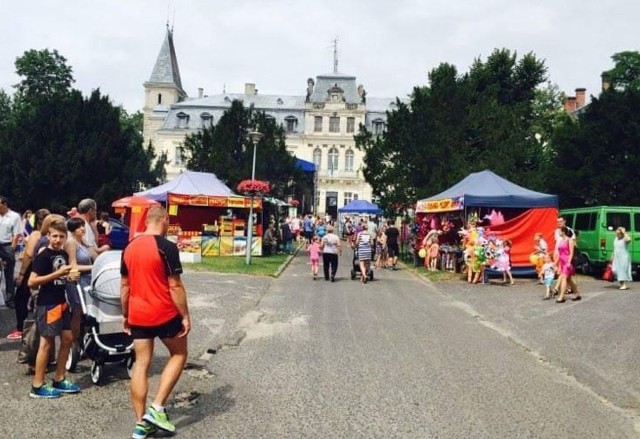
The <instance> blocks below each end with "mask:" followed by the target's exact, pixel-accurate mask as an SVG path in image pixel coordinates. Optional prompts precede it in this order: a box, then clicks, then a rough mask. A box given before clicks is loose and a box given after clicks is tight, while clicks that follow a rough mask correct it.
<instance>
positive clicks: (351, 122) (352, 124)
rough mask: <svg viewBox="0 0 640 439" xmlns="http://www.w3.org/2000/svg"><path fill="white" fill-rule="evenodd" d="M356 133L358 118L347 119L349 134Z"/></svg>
mask: <svg viewBox="0 0 640 439" xmlns="http://www.w3.org/2000/svg"><path fill="white" fill-rule="evenodd" d="M355 131H356V118H355V117H347V133H353V132H355Z"/></svg>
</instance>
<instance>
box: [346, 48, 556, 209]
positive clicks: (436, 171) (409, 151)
mask: <svg viewBox="0 0 640 439" xmlns="http://www.w3.org/2000/svg"><path fill="white" fill-rule="evenodd" d="M545 80H546V67H545V65H544V62H543V61H541V60H538V59H537V58H536V57H535V56H534V55H533V54H526V55H525V56H523V57H521V58H520V59H518V57H517V55H516V54H515V53H512V52H510V51H508V50H506V49H502V50H495V51H494V52H493V53H492V54H491V55H490V56H489V57H488V58H487V60H486V61H483V60H481V59H476V60H475V61H474V63H473V65H472V67H471V68H470V70H469V72H468V73H466V74H463V75H460V74H459V73H458V72H457V69H456V68H455V66H453V65H450V64H447V63H443V64H441V65H440V66H438V67H437V68H435V69H434V70H432V71H431V72H430V73H429V84H428V86H422V87H416V88H414V90H413V93H412V95H411V97H410V101H409V102H407V103H403V102H398V103H397V106H396V108H395V109H394V110H393V111H391V112H389V113H388V118H387V127H386V132H384V133H383V134H382V135H381V136H376V135H374V134H372V133H370V132H369V131H368V130H366V129H365V128H364V127H361V128H362V130H361V133H360V134H358V135H357V136H356V145H357V147H358V148H360V149H361V150H363V151H364V152H365V158H364V162H365V169H364V170H363V172H364V175H365V178H366V180H367V182H369V183H370V184H371V186H372V187H373V191H374V195H375V196H377V197H379V198H380V202H381V204H382V205H383V207H387V208H389V207H393V206H396V205H397V204H398V203H399V204H401V205H402V204H408V203H413V202H415V200H416V199H419V198H423V197H427V196H430V195H434V194H436V193H438V192H440V191H442V190H444V189H446V188H447V187H448V186H450V185H451V184H453V183H455V182H457V181H458V180H459V179H460V178H462V177H464V176H465V175H467V174H468V173H469V172H476V171H481V170H483V169H487V168H490V169H492V170H494V171H495V172H496V173H498V174H500V175H502V176H503V177H505V178H508V179H510V180H513V181H515V182H516V183H519V184H521V185H525V186H528V187H533V188H542V187H543V185H544V174H543V173H541V169H542V168H543V165H544V164H545V163H548V161H546V160H545V157H546V156H548V152H547V151H546V150H545V148H544V147H543V142H540V141H539V140H538V139H537V137H536V132H537V130H538V129H539V127H540V126H541V125H543V124H542V123H537V122H538V115H537V114H536V108H535V103H536V99H537V90H538V87H539V86H540V84H542V83H544V81H545ZM538 111H542V110H541V109H538Z"/></svg>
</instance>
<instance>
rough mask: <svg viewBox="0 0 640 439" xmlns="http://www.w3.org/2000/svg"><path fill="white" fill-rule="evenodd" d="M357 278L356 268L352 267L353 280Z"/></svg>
mask: <svg viewBox="0 0 640 439" xmlns="http://www.w3.org/2000/svg"><path fill="white" fill-rule="evenodd" d="M355 278H356V270H354V269H351V280H354V279H355Z"/></svg>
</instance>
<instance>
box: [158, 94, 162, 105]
mask: <svg viewBox="0 0 640 439" xmlns="http://www.w3.org/2000/svg"><path fill="white" fill-rule="evenodd" d="M160 104H162V93H158V105H160Z"/></svg>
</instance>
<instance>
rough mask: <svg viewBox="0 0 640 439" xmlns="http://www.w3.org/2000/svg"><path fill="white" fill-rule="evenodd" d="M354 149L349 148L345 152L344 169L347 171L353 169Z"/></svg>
mask: <svg viewBox="0 0 640 439" xmlns="http://www.w3.org/2000/svg"><path fill="white" fill-rule="evenodd" d="M353 156H354V154H353V150H352V149H347V151H346V152H345V153H344V170H345V171H353Z"/></svg>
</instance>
